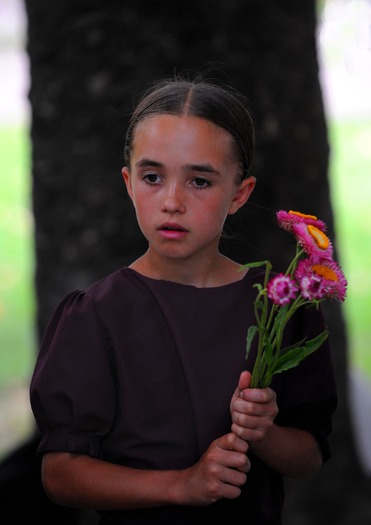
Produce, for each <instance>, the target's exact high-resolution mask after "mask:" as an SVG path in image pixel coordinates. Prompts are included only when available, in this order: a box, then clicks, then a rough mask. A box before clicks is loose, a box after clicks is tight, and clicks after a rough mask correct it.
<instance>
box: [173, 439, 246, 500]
mask: <svg viewBox="0 0 371 525" xmlns="http://www.w3.org/2000/svg"><path fill="white" fill-rule="evenodd" d="M247 450H248V444H247V442H246V441H245V440H243V439H241V438H239V437H238V436H237V435H236V434H234V433H233V432H231V433H229V434H225V435H224V436H222V437H220V438H218V439H216V440H215V441H213V442H212V443H211V444H210V446H209V448H208V449H207V450H206V452H205V453H204V454H203V456H202V457H201V458H200V460H199V461H198V462H197V463H196V464H195V465H192V467H189V468H187V469H185V470H183V471H179V476H180V477H181V480H179V481H180V485H179V487H181V494H182V496H181V501H180V502H179V503H182V504H186V505H195V506H205V505H209V504H211V503H214V502H215V501H217V500H219V499H221V498H227V499H234V498H238V496H239V495H240V494H241V489H240V487H241V486H242V485H244V484H245V482H246V477H247V476H246V474H247V472H248V471H249V470H250V461H249V460H248V458H247V456H246V452H247ZM184 498H185V500H184Z"/></svg>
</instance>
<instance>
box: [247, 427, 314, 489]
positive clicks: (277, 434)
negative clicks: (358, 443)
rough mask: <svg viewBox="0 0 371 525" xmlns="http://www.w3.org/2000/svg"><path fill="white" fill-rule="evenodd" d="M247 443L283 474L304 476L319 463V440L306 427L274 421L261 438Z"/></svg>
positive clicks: (312, 472) (256, 453)
mask: <svg viewBox="0 0 371 525" xmlns="http://www.w3.org/2000/svg"><path fill="white" fill-rule="evenodd" d="M249 444H250V451H251V452H252V453H253V454H254V455H255V456H256V457H258V458H259V459H261V460H262V461H264V463H266V464H267V465H269V466H270V467H271V468H273V469H274V470H276V471H277V472H279V473H280V474H282V475H283V476H287V477H291V478H303V479H305V478H308V477H310V476H312V475H313V474H315V473H316V472H317V471H318V470H319V469H320V468H321V465H322V454H321V450H320V448H319V445H318V442H317V440H316V439H315V438H314V437H313V436H312V434H310V433H309V432H307V431H305V430H301V429H298V428H291V427H282V426H278V425H276V424H273V425H272V426H271V427H270V429H269V430H268V431H267V432H266V434H265V436H264V439H262V440H261V441H259V440H257V441H255V442H253V443H252V442H251V441H250V443H249Z"/></svg>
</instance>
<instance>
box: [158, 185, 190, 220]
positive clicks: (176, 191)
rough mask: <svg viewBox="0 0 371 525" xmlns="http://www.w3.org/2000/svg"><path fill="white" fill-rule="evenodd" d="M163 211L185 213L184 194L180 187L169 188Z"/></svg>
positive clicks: (165, 196)
mask: <svg viewBox="0 0 371 525" xmlns="http://www.w3.org/2000/svg"><path fill="white" fill-rule="evenodd" d="M162 211H163V212H164V213H184V211H185V202H184V193H183V190H182V188H180V187H179V186H178V185H176V186H175V185H174V186H171V187H169V188H168V189H167V191H166V192H165V195H164V200H163V203H162Z"/></svg>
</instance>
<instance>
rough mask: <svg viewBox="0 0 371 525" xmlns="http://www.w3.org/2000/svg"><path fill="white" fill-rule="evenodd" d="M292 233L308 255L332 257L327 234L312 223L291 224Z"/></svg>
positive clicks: (324, 257)
mask: <svg viewBox="0 0 371 525" xmlns="http://www.w3.org/2000/svg"><path fill="white" fill-rule="evenodd" d="M292 233H293V234H294V235H295V236H296V240H297V242H298V243H299V244H300V246H301V247H302V248H303V250H304V251H305V253H307V254H308V255H309V257H312V258H315V259H317V260H318V261H319V260H320V259H332V253H333V248H332V244H331V241H330V239H329V238H328V237H327V235H326V234H325V233H324V232H323V231H322V230H320V229H319V228H317V226H313V224H306V223H297V224H293V225H292Z"/></svg>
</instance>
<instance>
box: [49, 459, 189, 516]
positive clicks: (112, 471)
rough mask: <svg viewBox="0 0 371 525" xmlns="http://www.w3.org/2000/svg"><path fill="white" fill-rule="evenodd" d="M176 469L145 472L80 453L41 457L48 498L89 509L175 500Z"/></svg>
mask: <svg viewBox="0 0 371 525" xmlns="http://www.w3.org/2000/svg"><path fill="white" fill-rule="evenodd" d="M178 477H179V473H178V472H177V471H148V470H137V469H132V468H130V467H124V466H121V465H115V464H112V463H108V462H104V461H101V460H99V459H96V458H92V457H89V456H85V455H80V454H69V453H67V452H52V453H48V454H46V455H45V456H44V458H43V462H42V480H43V485H44V489H45V492H46V494H47V495H48V497H49V498H50V499H51V500H52V501H54V502H55V503H58V504H60V505H67V506H73V507H78V508H91V509H97V508H99V509H109V510H119V509H138V508H148V507H158V506H162V505H169V504H172V503H175V502H176V499H177V495H176V487H177V485H178V484H177V478H178Z"/></svg>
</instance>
